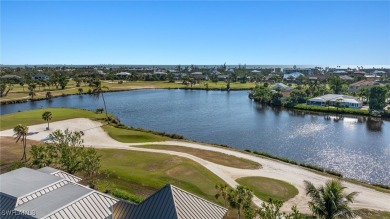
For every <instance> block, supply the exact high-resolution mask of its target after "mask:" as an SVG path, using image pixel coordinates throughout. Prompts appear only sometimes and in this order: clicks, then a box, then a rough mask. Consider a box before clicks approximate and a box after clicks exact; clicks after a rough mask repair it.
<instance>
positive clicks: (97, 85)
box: [91, 79, 109, 121]
mask: <svg viewBox="0 0 390 219" xmlns="http://www.w3.org/2000/svg"><path fill="white" fill-rule="evenodd" d="M91 86H92V88H93V90H92V95H94V96H95V97H96V99H99V97H100V95H101V96H102V99H103V104H104V110H105V112H106V118H107V121H108V114H107V106H106V101H105V100H104V95H103V93H104V90H108V89H109V88H108V87H106V86H102V82H101V81H100V80H99V79H97V80H94V81H93V82H92V83H91Z"/></svg>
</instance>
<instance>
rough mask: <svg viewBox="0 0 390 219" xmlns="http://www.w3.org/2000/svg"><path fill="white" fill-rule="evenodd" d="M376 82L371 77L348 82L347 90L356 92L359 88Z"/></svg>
mask: <svg viewBox="0 0 390 219" xmlns="http://www.w3.org/2000/svg"><path fill="white" fill-rule="evenodd" d="M376 84H378V82H376V81H375V80H373V79H366V80H361V81H358V82H355V83H352V84H350V85H349V88H348V90H349V91H350V92H357V91H359V90H360V89H361V88H364V87H370V86H374V85H376Z"/></svg>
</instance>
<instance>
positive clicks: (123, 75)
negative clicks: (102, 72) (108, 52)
mask: <svg viewBox="0 0 390 219" xmlns="http://www.w3.org/2000/svg"><path fill="white" fill-rule="evenodd" d="M115 75H116V76H118V77H120V78H126V77H129V76H130V75H131V73H128V72H119V73H116V74H115Z"/></svg>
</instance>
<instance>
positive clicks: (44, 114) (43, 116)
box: [42, 111, 53, 130]
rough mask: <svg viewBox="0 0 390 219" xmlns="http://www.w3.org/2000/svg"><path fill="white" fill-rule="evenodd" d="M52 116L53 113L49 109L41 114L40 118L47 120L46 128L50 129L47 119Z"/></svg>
mask: <svg viewBox="0 0 390 219" xmlns="http://www.w3.org/2000/svg"><path fill="white" fill-rule="evenodd" d="M52 118H53V115H52V113H51V112H49V111H46V112H44V113H43V114H42V119H43V120H45V121H46V122H47V130H49V129H50V127H49V121H50V120H51V119H52Z"/></svg>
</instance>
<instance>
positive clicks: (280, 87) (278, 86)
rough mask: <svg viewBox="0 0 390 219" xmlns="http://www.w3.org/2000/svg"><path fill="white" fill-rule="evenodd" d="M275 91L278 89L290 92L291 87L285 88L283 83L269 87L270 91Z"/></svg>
mask: <svg viewBox="0 0 390 219" xmlns="http://www.w3.org/2000/svg"><path fill="white" fill-rule="evenodd" d="M277 89H280V90H281V91H290V90H293V88H292V87H290V86H287V85H285V84H283V83H277V84H275V85H274V86H272V87H271V90H277Z"/></svg>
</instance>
